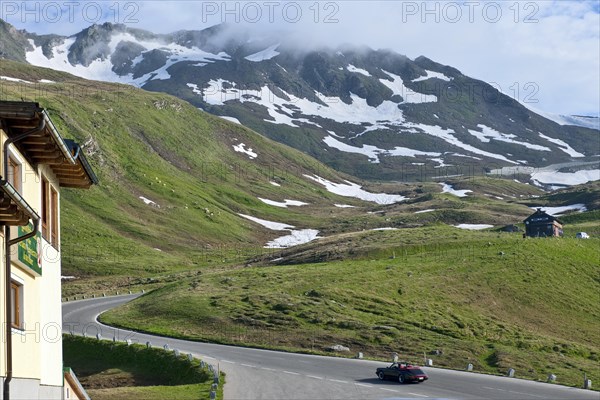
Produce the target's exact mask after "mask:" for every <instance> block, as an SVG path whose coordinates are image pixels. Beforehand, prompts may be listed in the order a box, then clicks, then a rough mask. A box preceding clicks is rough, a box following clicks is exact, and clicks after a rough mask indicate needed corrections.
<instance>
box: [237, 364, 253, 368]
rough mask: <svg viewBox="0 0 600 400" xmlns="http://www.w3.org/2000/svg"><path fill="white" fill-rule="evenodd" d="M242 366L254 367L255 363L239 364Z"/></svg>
mask: <svg viewBox="0 0 600 400" xmlns="http://www.w3.org/2000/svg"><path fill="white" fill-rule="evenodd" d="M240 365H241V366H242V367H250V368H256V365H252V364H240Z"/></svg>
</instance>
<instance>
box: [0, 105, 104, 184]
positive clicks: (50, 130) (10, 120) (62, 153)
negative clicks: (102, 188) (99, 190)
mask: <svg viewBox="0 0 600 400" xmlns="http://www.w3.org/2000/svg"><path fill="white" fill-rule="evenodd" d="M0 120H2V122H3V124H2V126H3V127H4V128H5V130H7V134H8V135H9V136H11V135H18V134H19V133H21V132H23V131H26V130H28V129H32V128H33V127H35V126H37V125H39V124H40V122H41V120H43V122H44V129H43V130H42V132H40V133H36V134H33V135H31V136H28V137H27V138H25V139H24V140H21V141H18V142H15V143H14V145H15V146H16V147H17V148H18V149H19V151H20V152H21V153H22V154H23V155H24V157H25V158H27V159H28V160H29V161H30V162H31V164H32V165H36V164H42V165H48V166H50V169H52V171H53V172H54V173H55V175H56V176H57V178H58V181H59V185H60V186H61V187H72V188H89V187H90V186H91V185H94V184H97V183H98V178H97V176H96V174H95V173H94V171H93V169H92V168H91V166H90V164H89V163H88V161H87V159H86V157H85V155H84V154H83V152H82V151H81V148H80V146H79V145H78V144H77V143H75V142H74V141H72V140H65V139H63V138H62V137H61V135H60V134H59V133H58V130H57V129H56V126H55V125H54V123H53V122H52V119H51V118H50V116H49V115H48V113H47V112H46V110H44V109H43V108H41V107H40V106H39V104H38V103H33V102H16V101H0Z"/></svg>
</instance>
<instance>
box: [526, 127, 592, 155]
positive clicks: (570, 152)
mask: <svg viewBox="0 0 600 400" xmlns="http://www.w3.org/2000/svg"><path fill="white" fill-rule="evenodd" d="M538 133H539V135H540V137H541V138H542V139H546V140H547V141H549V142H550V143H554V144H555V145H557V146H558V148H559V149H561V150H562V151H564V152H565V153H567V154H568V155H570V156H571V157H573V158H577V157H585V155H584V154H581V153H580V152H578V151H575V149H573V148H572V147H571V146H569V144H568V143H567V142H564V141H562V140H560V139H554V138H551V137H549V136H546V135H544V134H543V133H541V132H538Z"/></svg>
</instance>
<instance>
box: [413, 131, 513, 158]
mask: <svg viewBox="0 0 600 400" xmlns="http://www.w3.org/2000/svg"><path fill="white" fill-rule="evenodd" d="M404 126H405V127H408V128H416V129H419V130H420V131H422V132H424V133H426V134H428V135H431V136H435V137H438V138H440V139H442V140H444V141H445V142H447V143H449V144H451V145H453V146H457V147H460V148H462V149H464V150H466V151H469V152H471V153H475V154H479V155H482V156H486V157H490V158H495V159H498V160H502V161H506V162H508V163H511V164H517V163H516V162H515V161H512V160H509V159H508V158H506V157H504V156H503V155H500V154H495V153H490V152H488V151H484V150H481V149H478V148H477V147H475V146H471V145H470V144H466V143H463V142H461V141H460V140H459V139H458V138H457V137H455V136H454V135H452V134H453V133H455V132H454V131H453V130H452V129H444V128H442V127H441V126H438V125H425V124H415V123H412V122H408V123H406V124H405V125H404Z"/></svg>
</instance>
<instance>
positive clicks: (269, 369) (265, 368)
mask: <svg viewBox="0 0 600 400" xmlns="http://www.w3.org/2000/svg"><path fill="white" fill-rule="evenodd" d="M260 369H264V370H265V371H275V370H274V369H273V368H267V367H261V368H260Z"/></svg>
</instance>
